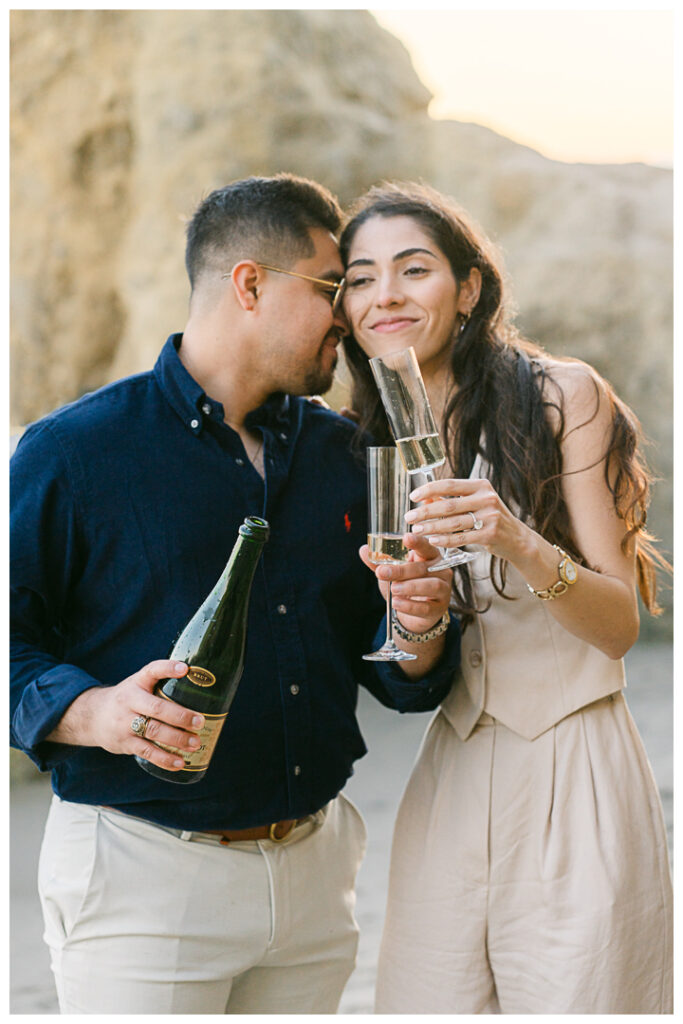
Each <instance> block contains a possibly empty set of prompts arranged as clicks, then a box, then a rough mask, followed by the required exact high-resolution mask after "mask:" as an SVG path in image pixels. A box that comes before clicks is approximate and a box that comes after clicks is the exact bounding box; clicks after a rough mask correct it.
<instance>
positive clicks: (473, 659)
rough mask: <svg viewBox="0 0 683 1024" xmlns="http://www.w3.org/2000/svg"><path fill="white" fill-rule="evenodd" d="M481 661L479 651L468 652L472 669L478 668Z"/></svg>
mask: <svg viewBox="0 0 683 1024" xmlns="http://www.w3.org/2000/svg"><path fill="white" fill-rule="evenodd" d="M483 660H484V659H483V658H482V655H481V651H470V665H472V667H473V668H479V666H480V665H481V663H482V661H483Z"/></svg>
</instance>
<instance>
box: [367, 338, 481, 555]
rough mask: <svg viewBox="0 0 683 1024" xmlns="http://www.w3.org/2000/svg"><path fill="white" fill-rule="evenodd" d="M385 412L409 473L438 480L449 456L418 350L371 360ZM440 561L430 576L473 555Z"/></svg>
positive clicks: (458, 553)
mask: <svg viewBox="0 0 683 1024" xmlns="http://www.w3.org/2000/svg"><path fill="white" fill-rule="evenodd" d="M370 367H371V369H372V373H373V376H374V378H375V382H376V384H377V388H378V390H379V394H380V398H381V399H382V405H383V406H384V411H385V412H386V414H387V418H388V420H389V425H390V427H391V432H392V434H393V435H394V439H395V441H396V447H397V449H398V451H399V454H400V456H401V459H402V460H403V464H404V466H405V468H406V471H407V472H408V473H409V474H411V475H413V474H418V473H419V474H420V475H421V476H423V477H424V478H425V479H426V481H427V483H432V482H433V481H434V480H436V474H435V472H434V470H435V469H436V468H437V466H443V464H444V462H445V461H446V455H445V453H444V450H443V447H442V445H441V439H440V437H439V431H438V430H437V427H436V423H435V422H434V415H433V413H432V408H431V406H430V404H429V399H428V398H427V392H426V390H425V386H424V381H423V379H422V374H421V373H420V366H419V363H418V361H417V356H416V355H415V349H413V348H404V349H401V350H400V351H399V352H390V353H388V354H387V355H385V356H375V357H374V358H373V359H371V360H370ZM439 551H440V552H441V559H440V560H439V561H438V562H435V564H434V565H430V566H429V571H430V572H435V571H436V570H437V569H449V568H451V567H452V566H454V565H463V564H464V563H465V562H471V561H472V559H473V558H475V557H476V556H475V555H474V554H473V553H472V552H471V551H464V550H458V551H450V550H449V549H448V548H439Z"/></svg>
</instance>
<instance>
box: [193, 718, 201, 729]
mask: <svg viewBox="0 0 683 1024" xmlns="http://www.w3.org/2000/svg"><path fill="white" fill-rule="evenodd" d="M192 724H193V726H194V727H195V729H201V727H202V726H203V725H204V719H203V718H202V717H201V715H193V717H192Z"/></svg>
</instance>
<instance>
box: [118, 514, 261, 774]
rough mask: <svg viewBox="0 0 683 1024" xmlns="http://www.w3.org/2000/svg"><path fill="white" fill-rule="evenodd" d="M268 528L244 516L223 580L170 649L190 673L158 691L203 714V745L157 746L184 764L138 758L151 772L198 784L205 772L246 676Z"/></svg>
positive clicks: (160, 684) (161, 685) (166, 682)
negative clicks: (250, 622)
mask: <svg viewBox="0 0 683 1024" xmlns="http://www.w3.org/2000/svg"><path fill="white" fill-rule="evenodd" d="M269 531H270V528H269V526H268V523H267V522H266V521H265V519H259V518H257V517H256V516H249V517H248V518H247V519H245V520H244V523H243V524H242V526H240V529H239V536H238V538H237V541H236V543H235V546H234V548H233V549H232V553H231V555H230V558H229V560H228V564H227V565H226V567H225V569H224V570H223V572H222V574H221V577H220V579H219V580H218V582H217V583H216V585H215V587H214V588H213V590H212V591H211V593H210V594H209V596H208V597H207V598H206V600H205V601H204V603H203V604H202V605H201V606H200V607H199V608H198V609H197V611H196V612H195V614H194V615H193V616H192V618H191V619H190V621H189V622H188V623H187V625H186V626H185V628H184V629H183V631H182V632H181V634H180V636H179V637H178V639H177V640H176V642H175V644H174V645H173V648H172V649H171V652H170V654H169V658H170V659H171V660H173V661H184V662H185V663H186V664H187V665H188V671H187V673H186V675H184V676H181V677H180V678H179V679H163V680H160V681H159V682H158V683H157V685H156V688H155V693H156V695H157V696H159V697H164V698H166V700H172V701H175V702H176V703H177V704H182V705H183V707H186V708H191V709H192V710H193V711H198V712H199V713H200V714H202V715H204V718H205V724H204V727H203V728H202V730H201V732H200V733H199V738H200V740H201V741H202V743H201V746H200V747H199V749H198V750H195V751H191V752H188V751H186V750H177V749H176V748H175V747H170V746H166V745H165V744H163V743H158V744H157V746H159V747H162V749H163V750H169V751H171V752H172V753H174V754H179V755H180V756H181V757H182V758H183V760H184V761H185V767H184V768H180V769H179V770H178V771H167V769H165V768H159V767H158V766H157V765H155V764H152V763H151V762H150V761H145V760H144V758H141V757H137V756H136V758H135V760H136V761H137V762H138V764H139V765H140V767H141V768H144V769H145V771H147V772H149V773H150V775H155V776H156V777H157V778H160V779H167V780H168V781H169V782H180V783H191V782H198V781H199V780H200V779H202V778H204V776H205V775H206V770H207V768H208V766H209V762H210V760H211V756H212V754H213V751H214V748H215V746H216V742H217V740H218V736H219V734H220V731H221V729H222V728H223V725H224V723H225V719H226V717H227V714H228V711H229V709H230V705H231V704H232V701H233V698H234V696H235V693H236V691H237V686H238V684H239V681H240V678H241V676H242V670H243V668H244V653H245V647H246V639H247V611H248V608H249V595H250V593H251V584H252V581H253V578H254V572H255V570H256V566H257V564H258V560H259V557H260V555H261V551H262V550H263V545H264V544H265V543H266V541H267V540H268V534H269Z"/></svg>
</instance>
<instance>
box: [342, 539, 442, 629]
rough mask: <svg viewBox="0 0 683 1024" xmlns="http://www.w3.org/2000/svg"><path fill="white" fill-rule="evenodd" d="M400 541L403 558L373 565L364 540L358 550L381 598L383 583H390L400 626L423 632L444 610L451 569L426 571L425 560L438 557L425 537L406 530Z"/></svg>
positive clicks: (426, 563)
mask: <svg viewBox="0 0 683 1024" xmlns="http://www.w3.org/2000/svg"><path fill="white" fill-rule="evenodd" d="M403 543H404V544H405V546H406V547H407V548H408V550H409V551H410V555H409V561H407V562H402V563H393V564H391V565H376V564H375V563H374V562H371V561H370V559H369V558H368V546H367V544H364V545H363V546H362V548H361V549H360V551H359V554H360V557H361V558H362V560H363V561H364V562H365V564H366V565H367V567H368V568H369V569H372V571H373V572H374V573H375V575H376V577H377V580H378V583H379V588H380V590H381V592H382V596H383V597H384V599H385V600H386V597H387V587H388V586H389V585H391V598H392V603H393V606H394V610H395V611H396V614H397V616H398V617H399V619H400V620H401V623H402V624H403V626H405V628H406V629H409V630H410V631H411V632H413V633H425V632H426V631H427V630H428V629H431V627H432V626H435V625H436V623H437V622H438V621H439V620H440V619H441V618H442V617H443V614H444V612H445V611H447V610H448V602H449V600H450V596H451V583H452V579H453V573H452V572H451V570H450V569H443V570H442V571H441V572H429V571H428V565H429V563H430V562H433V561H435V560H436V559H437V558H439V557H440V553H439V551H438V550H437V549H436V548H435V547H432V545H431V544H430V543H429V541H428V540H427V538H426V537H419V536H417V535H416V534H413V533H406V534H404V536H403Z"/></svg>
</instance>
